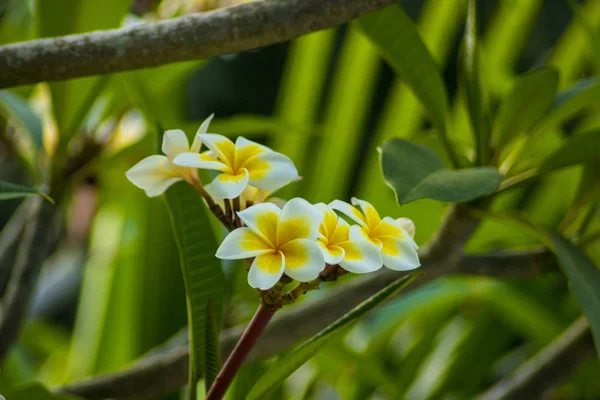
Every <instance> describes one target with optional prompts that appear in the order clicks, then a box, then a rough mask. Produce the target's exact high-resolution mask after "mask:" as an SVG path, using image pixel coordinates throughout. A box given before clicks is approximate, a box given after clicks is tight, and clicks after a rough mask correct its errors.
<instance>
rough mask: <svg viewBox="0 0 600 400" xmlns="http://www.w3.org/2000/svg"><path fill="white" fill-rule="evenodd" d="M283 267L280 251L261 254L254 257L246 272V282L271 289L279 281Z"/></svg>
mask: <svg viewBox="0 0 600 400" xmlns="http://www.w3.org/2000/svg"><path fill="white" fill-rule="evenodd" d="M284 269H285V260H284V259H283V255H282V254H281V252H277V253H270V254H262V255H260V256H258V257H256V258H255V259H254V261H253V262H252V266H251V267H250V272H249V273H248V284H249V285H250V286H252V287H253V288H258V289H260V290H268V289H271V288H272V287H273V286H275V284H276V283H277V282H278V281H279V279H280V278H281V277H282V275H283V271H284Z"/></svg>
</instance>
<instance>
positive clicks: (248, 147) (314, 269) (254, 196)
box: [127, 115, 419, 291]
mask: <svg viewBox="0 0 600 400" xmlns="http://www.w3.org/2000/svg"><path fill="white" fill-rule="evenodd" d="M211 119H212V115H211V116H210V117H209V118H208V119H207V120H206V121H204V122H203V123H202V125H201V126H200V128H199V129H198V132H197V134H196V137H195V139H194V141H193V143H192V145H191V146H189V143H188V140H187V138H186V136H185V134H184V133H183V132H182V131H181V130H170V131H167V132H165V134H164V137H163V143H162V150H163V153H164V154H165V156H162V155H153V156H150V157H147V158H145V159H144V160H142V161H140V162H139V163H138V164H136V165H135V166H134V167H132V168H131V169H130V170H129V171H127V178H128V179H129V180H130V181H131V182H132V183H133V184H134V185H136V186H138V187H139V188H141V189H143V190H145V191H146V194H147V195H148V196H151V197H152V196H158V195H160V194H162V193H163V192H164V191H166V190H167V189H168V187H169V186H170V185H172V184H173V183H175V182H178V181H181V180H184V181H186V182H188V183H189V184H191V185H192V186H193V187H195V188H196V189H197V190H198V191H199V192H200V193H201V194H202V195H203V196H204V199H205V201H206V202H207V204H209V205H211V204H212V205H216V209H218V213H219V215H218V216H219V217H220V219H221V220H222V221H224V224H225V225H226V227H228V228H229V229H230V233H229V234H228V235H227V236H226V237H225V239H224V240H223V242H222V243H221V246H220V247H219V249H218V250H217V254H216V256H217V257H218V258H221V259H227V260H235V259H247V260H251V266H250V270H249V273H248V283H249V284H250V286H252V287H254V288H258V289H260V290H263V291H266V290H269V289H271V288H273V287H274V286H275V285H276V284H277V283H278V282H282V281H283V279H284V276H287V277H288V279H289V278H291V279H293V280H296V281H298V282H311V281H314V280H315V279H319V278H321V279H325V278H327V276H330V275H333V276H334V277H337V276H338V275H340V274H342V273H345V272H351V273H358V274H361V273H367V272H373V271H377V270H379V269H380V268H381V267H382V266H386V267H387V268H390V269H393V270H396V271H407V270H411V269H414V268H417V267H418V266H419V258H418V254H417V249H418V247H417V245H416V243H415V241H414V240H413V237H414V229H415V228H414V224H413V223H412V221H410V220H409V219H406V218H400V219H393V218H390V217H385V218H381V217H380V215H379V213H378V212H377V210H376V209H375V208H374V207H373V206H372V205H371V204H370V203H368V202H366V201H364V200H360V199H356V198H353V199H352V202H351V204H349V203H346V202H343V201H340V200H335V201H333V202H331V203H329V204H323V203H318V204H311V203H309V202H308V201H306V200H304V199H301V198H294V199H291V200H289V201H288V202H285V203H284V204H283V205H282V206H281V207H280V206H278V205H276V204H274V203H272V202H265V199H266V198H267V197H268V196H269V195H270V193H272V192H273V191H275V190H278V189H280V188H281V187H283V186H285V185H287V184H288V183H290V182H292V181H294V180H297V179H298V171H297V170H296V168H295V166H294V164H293V162H292V161H291V160H290V159H289V158H288V157H286V156H284V155H283V154H280V153H277V152H275V151H273V150H271V149H269V148H268V147H265V146H263V145H260V144H258V143H255V142H253V141H251V140H248V139H245V138H243V137H238V138H237V140H236V141H235V143H234V142H232V141H231V140H229V139H228V138H226V137H224V136H221V135H218V134H212V133H206V132H207V130H208V126H209V124H210V121H211ZM202 146H205V147H206V148H207V150H205V151H203V152H200V150H201V148H202ZM197 169H208V170H213V171H217V175H216V177H215V178H214V179H213V181H212V182H211V183H210V184H208V185H206V186H203V185H202V183H201V182H200V179H199V178H198V173H197ZM211 210H212V211H213V212H215V210H214V209H213V208H211Z"/></svg>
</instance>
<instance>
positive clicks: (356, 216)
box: [329, 200, 367, 226]
mask: <svg viewBox="0 0 600 400" xmlns="http://www.w3.org/2000/svg"><path fill="white" fill-rule="evenodd" d="M329 207H331V208H333V209H334V210H337V211H339V212H341V213H342V214H344V215H346V216H348V217H349V218H352V220H353V221H354V222H356V223H358V224H359V225H362V226H367V222H366V219H365V216H364V215H363V214H362V213H361V212H360V211H358V209H357V208H356V207H352V206H351V205H350V204H348V203H346V202H345V201H341V200H334V201H332V202H331V203H329Z"/></svg>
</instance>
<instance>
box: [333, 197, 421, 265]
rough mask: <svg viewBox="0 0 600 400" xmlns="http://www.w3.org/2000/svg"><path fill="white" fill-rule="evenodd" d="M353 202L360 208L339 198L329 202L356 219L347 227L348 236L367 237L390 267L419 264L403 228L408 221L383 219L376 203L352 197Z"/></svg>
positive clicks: (412, 245) (354, 237)
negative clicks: (354, 223) (376, 208)
mask: <svg viewBox="0 0 600 400" xmlns="http://www.w3.org/2000/svg"><path fill="white" fill-rule="evenodd" d="M352 204H353V205H354V206H359V207H360V210H359V209H357V208H356V207H353V206H352V205H350V204H348V203H345V202H343V201H340V200H334V201H333V202H331V203H330V204H329V206H330V207H331V208H333V209H335V210H338V211H340V212H342V213H344V214H345V215H347V216H348V217H350V218H351V219H352V220H354V221H356V222H357V223H358V225H353V226H352V227H350V235H349V236H350V239H351V240H358V239H361V238H362V239H366V240H368V241H369V243H370V245H371V247H372V248H374V249H377V250H378V251H380V252H381V258H382V260H383V264H384V265H385V266H386V267H388V268H390V269H393V270H396V271H408V270H411V269H415V268H417V267H419V265H420V262H419V255H418V254H417V249H418V246H417V244H416V243H415V241H414V240H413V238H412V237H411V235H410V234H409V233H408V232H407V231H406V229H405V228H404V226H408V225H409V224H408V222H407V221H404V220H403V221H400V222H399V221H397V220H394V219H392V218H390V217H385V218H383V219H382V218H381V217H380V216H379V213H378V212H377V210H375V207H373V206H372V205H371V204H370V203H368V202H366V201H364V200H359V199H356V198H353V199H352ZM411 222H412V221H411ZM413 231H414V227H413Z"/></svg>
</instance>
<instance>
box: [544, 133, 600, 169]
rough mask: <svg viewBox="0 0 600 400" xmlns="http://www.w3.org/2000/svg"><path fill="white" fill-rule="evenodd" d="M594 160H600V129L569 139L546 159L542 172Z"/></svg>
mask: <svg viewBox="0 0 600 400" xmlns="http://www.w3.org/2000/svg"><path fill="white" fill-rule="evenodd" d="M594 161H596V162H598V161H600V130H597V131H593V132H589V133H586V134H583V135H578V136H575V137H573V138H572V139H571V140H569V141H567V142H566V143H565V145H564V146H562V147H560V148H559V149H558V150H557V151H556V152H554V153H553V154H552V155H550V156H549V157H548V158H546V160H544V162H543V163H542V166H541V167H540V172H549V171H553V170H556V169H560V168H564V167H569V166H571V165H576V164H582V163H587V162H594Z"/></svg>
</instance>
